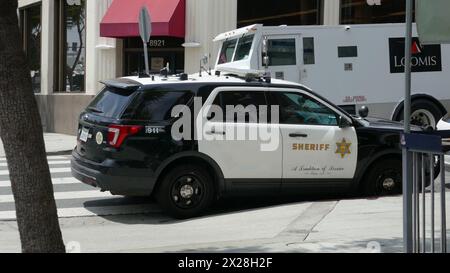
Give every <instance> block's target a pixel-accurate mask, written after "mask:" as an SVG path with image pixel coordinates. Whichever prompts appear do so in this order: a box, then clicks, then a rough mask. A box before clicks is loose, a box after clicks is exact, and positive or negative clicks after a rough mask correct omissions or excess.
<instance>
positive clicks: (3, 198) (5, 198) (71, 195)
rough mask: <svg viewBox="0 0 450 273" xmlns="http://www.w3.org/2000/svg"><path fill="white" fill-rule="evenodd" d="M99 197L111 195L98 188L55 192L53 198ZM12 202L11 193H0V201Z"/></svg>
mask: <svg viewBox="0 0 450 273" xmlns="http://www.w3.org/2000/svg"><path fill="white" fill-rule="evenodd" d="M100 197H111V194H110V193H109V192H101V191H98V190H91V191H67V192H55V200H66V199H87V198H100ZM12 202H14V197H13V196H12V195H0V203H12Z"/></svg>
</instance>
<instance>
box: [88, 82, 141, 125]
mask: <svg viewBox="0 0 450 273" xmlns="http://www.w3.org/2000/svg"><path fill="white" fill-rule="evenodd" d="M133 94H134V92H133V91H130V90H127V89H120V88H113V87H108V86H106V87H105V88H103V90H102V91H101V92H100V93H99V94H98V95H97V96H96V97H95V98H94V100H93V101H92V102H91V103H90V104H89V106H88V107H87V109H86V111H88V112H91V113H94V114H96V115H99V116H103V117H107V118H120V115H121V114H122V112H123V111H124V109H125V108H126V107H127V106H128V104H129V103H130V101H131V100H132V98H133Z"/></svg>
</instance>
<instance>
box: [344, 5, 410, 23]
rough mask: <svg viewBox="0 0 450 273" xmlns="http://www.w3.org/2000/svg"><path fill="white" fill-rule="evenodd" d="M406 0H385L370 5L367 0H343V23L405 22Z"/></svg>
mask: <svg viewBox="0 0 450 273" xmlns="http://www.w3.org/2000/svg"><path fill="white" fill-rule="evenodd" d="M405 10H406V3H405V1H398V0H383V1H381V5H369V4H367V0H341V24H382V23H404V22H405Z"/></svg>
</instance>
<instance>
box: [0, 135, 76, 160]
mask: <svg viewBox="0 0 450 273" xmlns="http://www.w3.org/2000/svg"><path fill="white" fill-rule="evenodd" d="M44 141H45V148H46V150H47V154H50V155H51V154H60V153H61V154H63V153H69V152H70V151H72V150H73V148H74V147H75V146H76V144H77V137H76V136H70V135H63V134H54V133H45V134H44ZM2 156H5V151H4V149H3V143H2V142H1V140H0V157H2Z"/></svg>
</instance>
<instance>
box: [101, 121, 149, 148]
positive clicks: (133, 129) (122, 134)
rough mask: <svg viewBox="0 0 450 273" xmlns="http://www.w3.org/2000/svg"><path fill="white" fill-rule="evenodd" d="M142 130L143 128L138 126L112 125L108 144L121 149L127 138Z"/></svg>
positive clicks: (109, 130)
mask: <svg viewBox="0 0 450 273" xmlns="http://www.w3.org/2000/svg"><path fill="white" fill-rule="evenodd" d="M141 130H142V126H138V125H110V126H109V127H108V144H109V145H111V146H112V147H114V148H119V147H120V146H121V145H122V143H123V141H124V140H125V139H126V138H127V137H129V136H132V135H135V134H137V133H139V131H141Z"/></svg>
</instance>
